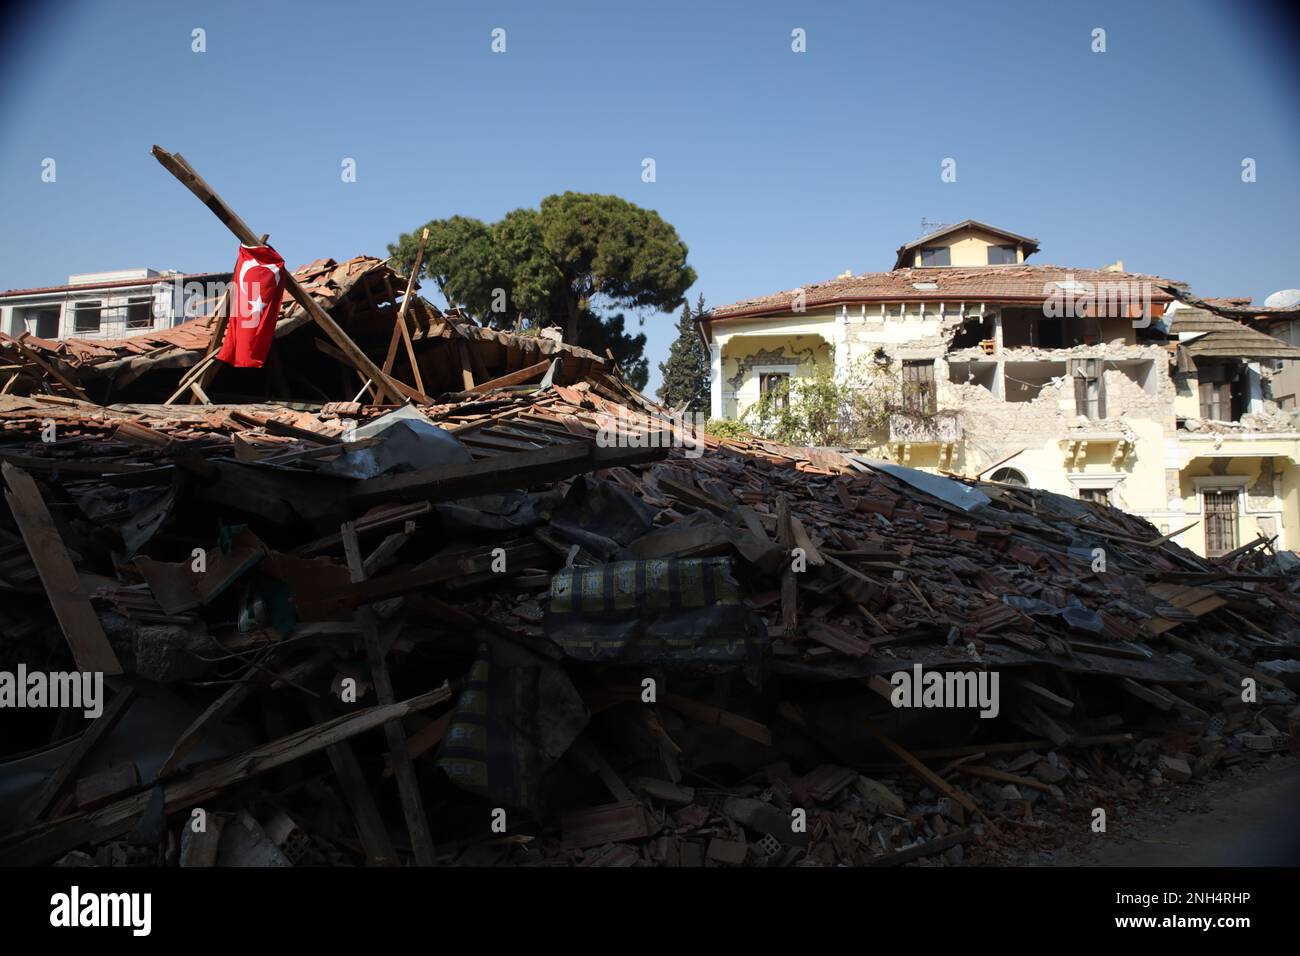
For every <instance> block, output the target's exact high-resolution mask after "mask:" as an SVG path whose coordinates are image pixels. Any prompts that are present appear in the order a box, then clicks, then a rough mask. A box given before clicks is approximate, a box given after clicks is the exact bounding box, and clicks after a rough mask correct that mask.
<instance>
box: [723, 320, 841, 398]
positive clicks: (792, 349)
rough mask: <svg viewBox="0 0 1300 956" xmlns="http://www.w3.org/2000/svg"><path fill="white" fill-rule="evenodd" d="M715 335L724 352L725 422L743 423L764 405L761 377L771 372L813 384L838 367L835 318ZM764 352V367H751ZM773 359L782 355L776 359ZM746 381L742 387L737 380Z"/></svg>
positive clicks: (732, 328)
mask: <svg viewBox="0 0 1300 956" xmlns="http://www.w3.org/2000/svg"><path fill="white" fill-rule="evenodd" d="M721 329H722V331H719V332H716V333H715V341H716V342H717V344H718V345H719V347H720V348H721V350H722V379H723V403H722V411H723V416H724V417H726V418H733V419H734V418H740V417H741V416H742V415H743V414H744V412H745V409H746V408H748V407H749V406H750V405H752V404H753V403H754V402H757V401H758V398H759V380H758V377H759V375H760V374H761V373H763V372H765V371H780V372H789V373H790V374H791V376H792V378H795V379H798V378H807V377H809V376H811V375H813V374H814V373H815V370H816V368H817V366H818V365H819V364H821V365H829V364H831V363H832V361H833V359H832V349H831V344H832V343H833V341H834V335H835V315H834V313H825V312H822V313H816V314H807V315H790V316H786V317H783V318H777V319H776V320H775V321H758V322H737V323H728V324H727V325H726V326H723V327H721ZM760 352H764V353H768V354H767V355H766V356H764V358H765V359H766V361H764V362H763V363H762V364H753V363H751V361H749V360H750V359H752V358H755V357H758V356H759V353H760ZM772 353H779V356H774V355H773V354H772ZM742 365H744V366H745V367H744V370H743V376H742V377H741V379H740V382H739V385H737V384H735V380H736V376H737V375H738V374H739V373H741V370H742V369H741V366H742Z"/></svg>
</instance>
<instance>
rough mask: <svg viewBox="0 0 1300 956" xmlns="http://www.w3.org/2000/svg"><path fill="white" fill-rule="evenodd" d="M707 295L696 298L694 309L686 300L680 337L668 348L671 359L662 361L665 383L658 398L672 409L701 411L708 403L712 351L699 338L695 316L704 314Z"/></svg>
mask: <svg viewBox="0 0 1300 956" xmlns="http://www.w3.org/2000/svg"><path fill="white" fill-rule="evenodd" d="M704 313H705V308H704V296H703V295H702V294H701V295H700V296H699V298H698V299H697V300H696V302H695V312H694V314H692V312H691V305H690V303H689V302H687V303H686V304H685V305H683V306H682V314H681V318H679V319H678V320H677V338H676V340H675V341H674V342H673V344H672V346H671V347H670V348H669V350H668V361H667V362H660V363H659V372H660V374H661V375H662V376H663V384H661V385H660V386H659V391H658V393H657V394H658V396H659V401H660V402H662V403H663V404H664V405H665V406H666V407H668V408H670V409H674V410H676V409H684V410H685V411H687V412H702V411H704V409H705V408H706V407H708V404H709V353H708V352H707V351H706V350H705V348H704V343H703V342H702V341H701V340H700V333H699V330H698V329H697V328H696V325H695V323H696V320H697V319H698V318H699V317H700V316H702V315H704Z"/></svg>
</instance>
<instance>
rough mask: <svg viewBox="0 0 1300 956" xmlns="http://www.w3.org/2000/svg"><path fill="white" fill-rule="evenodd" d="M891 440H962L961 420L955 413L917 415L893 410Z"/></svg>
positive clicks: (944, 441)
mask: <svg viewBox="0 0 1300 956" xmlns="http://www.w3.org/2000/svg"><path fill="white" fill-rule="evenodd" d="M889 440H890V441H905V442H940V443H944V444H946V443H948V442H957V441H961V422H960V420H959V419H958V418H957V417H956V416H953V415H917V414H909V413H907V412H892V413H891V414H890V416H889Z"/></svg>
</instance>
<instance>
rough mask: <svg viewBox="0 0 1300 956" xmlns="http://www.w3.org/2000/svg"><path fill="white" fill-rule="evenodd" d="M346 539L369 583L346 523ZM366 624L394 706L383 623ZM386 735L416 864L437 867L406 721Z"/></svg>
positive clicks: (379, 678) (378, 680)
mask: <svg viewBox="0 0 1300 956" xmlns="http://www.w3.org/2000/svg"><path fill="white" fill-rule="evenodd" d="M339 534H340V536H341V537H342V538H343V553H344V555H345V556H346V557H347V563H348V572H349V574H350V575H351V577H352V583H353V584H361V583H363V582H364V581H365V580H366V570H365V566H364V564H363V561H362V557H361V543H360V542H359V541H358V540H357V529H356V526H355V525H354V524H353V523H352V522H350V521H345V522H344V523H343V525H342V526H341V527H340V528H339ZM358 619H359V620H360V621H361V623H362V628H361V629H362V632H363V635H364V639H365V645H366V657H367V659H368V661H369V663H370V679H371V680H372V681H373V682H374V685H375V696H376V697H377V698H378V700H379V703H380V704H382V705H385V706H391V705H392V704H394V703H396V702H397V698H396V695H395V694H394V693H393V678H392V674H390V673H389V670H388V658H387V655H386V654H385V653H384V649H383V647H382V646H381V645H380V641H379V621H378V618H377V617H376V616H375V614H374V613H373V612H372V611H371V610H370V609H369V608H364V609H362V610H361V611H360V612H358ZM384 736H385V738H387V740H388V756H389V759H390V760H391V761H392V764H393V770H394V771H395V772H396V774H397V793H398V796H399V797H400V798H401V801H402V815H403V816H404V817H406V829H407V832H408V833H409V834H410V837H411V848H412V849H413V850H414V851H415V862H416V863H417V864H418V865H419V866H433V865H434V864H435V863H436V862H437V854H436V853H435V852H434V846H433V834H432V832H431V831H430V830H429V818H428V816H427V815H426V813H425V811H424V799H423V798H422V797H421V796H420V784H419V781H417V780H416V778H415V767H414V765H413V764H412V763H411V752H410V751H409V750H407V749H406V732H405V731H404V730H403V729H402V722H401V721H400V720H397V719H394V720H391V721H389V722H387V723H385V724H384Z"/></svg>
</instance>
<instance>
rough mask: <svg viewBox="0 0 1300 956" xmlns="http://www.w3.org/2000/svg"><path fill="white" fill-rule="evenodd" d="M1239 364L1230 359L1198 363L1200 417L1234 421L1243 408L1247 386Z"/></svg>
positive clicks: (1197, 378)
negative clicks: (1231, 361)
mask: <svg viewBox="0 0 1300 956" xmlns="http://www.w3.org/2000/svg"><path fill="white" fill-rule="evenodd" d="M1244 379H1245V376H1244V375H1242V366H1240V365H1238V364H1236V363H1229V362H1197V363H1196V380H1197V382H1198V383H1199V386H1200V398H1201V417H1202V418H1205V419H1209V420H1210V421H1215V422H1235V421H1237V420H1238V419H1239V418H1241V416H1242V415H1243V414H1244V413H1245V411H1246V402H1247V396H1246V385H1245V381H1244Z"/></svg>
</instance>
